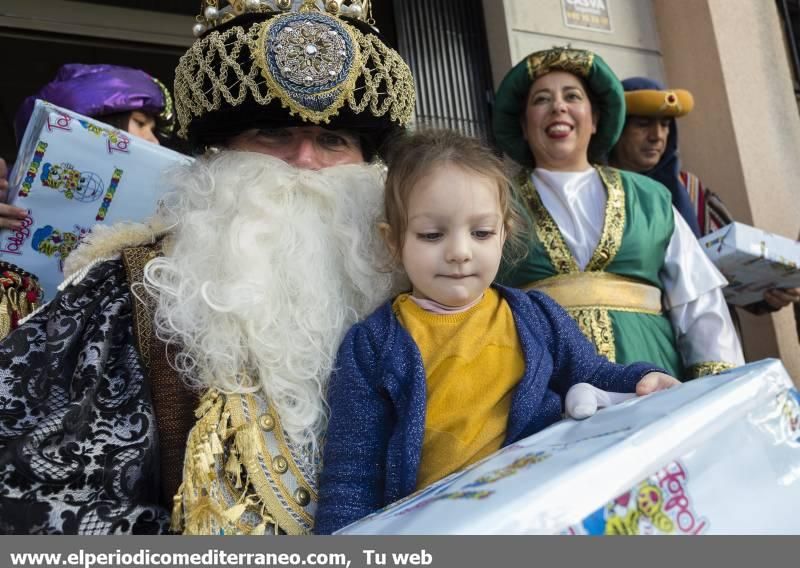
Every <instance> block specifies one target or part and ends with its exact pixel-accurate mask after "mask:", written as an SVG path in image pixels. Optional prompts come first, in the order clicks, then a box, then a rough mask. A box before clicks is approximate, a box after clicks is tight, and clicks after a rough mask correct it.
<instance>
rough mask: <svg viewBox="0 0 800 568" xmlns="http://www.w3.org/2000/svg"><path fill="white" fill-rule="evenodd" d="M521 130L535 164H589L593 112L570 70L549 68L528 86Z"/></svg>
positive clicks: (559, 167) (576, 167) (557, 167)
mask: <svg viewBox="0 0 800 568" xmlns="http://www.w3.org/2000/svg"><path fill="white" fill-rule="evenodd" d="M522 132H523V134H524V136H525V140H526V141H527V142H528V146H529V147H530V149H531V152H532V153H533V157H534V160H535V162H536V166H537V167H539V168H545V169H548V170H553V171H583V170H585V169H587V168H588V167H589V158H588V151H589V141H590V140H591V138H592V135H593V134H594V133H595V132H597V113H596V112H594V111H593V109H592V103H591V101H590V100H589V95H588V94H587V92H586V88H585V86H584V84H583V82H582V81H581V80H580V79H579V78H578V77H577V76H575V75H573V74H572V73H567V72H566V71H551V72H550V73H547V74H546V75H542V76H541V77H539V78H538V79H537V80H536V81H534V82H533V84H532V85H531V88H530V90H529V91H528V101H527V104H526V105H525V113H524V115H523V117H522Z"/></svg>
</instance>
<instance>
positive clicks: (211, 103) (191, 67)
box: [175, 16, 415, 138]
mask: <svg viewBox="0 0 800 568" xmlns="http://www.w3.org/2000/svg"><path fill="white" fill-rule="evenodd" d="M280 17H281V16H277V17H276V18H273V19H271V20H269V21H267V22H257V23H255V24H253V25H251V26H250V27H249V28H247V30H245V29H244V28H243V27H241V26H234V27H231V28H229V29H227V30H225V31H223V32H218V31H212V32H210V33H209V34H207V35H206V36H205V37H203V38H200V39H198V40H196V41H195V42H194V44H192V46H191V47H190V48H189V50H188V51H187V52H186V53H185V54H184V55H183V56H182V57H181V59H180V62H179V64H178V67H177V68H176V70H175V110H176V114H177V117H178V124H179V129H178V136H180V137H182V138H186V136H187V134H188V130H189V125H190V123H191V121H192V120H193V119H194V118H199V117H202V116H203V115H205V114H207V113H209V112H212V111H217V110H220V109H221V108H222V106H223V103H227V104H228V105H230V106H231V107H237V106H239V105H241V104H243V103H244V102H245V101H246V100H248V99H252V100H253V101H255V102H256V103H258V104H259V105H262V106H266V105H268V104H269V103H270V102H272V100H273V99H275V98H278V99H280V100H281V102H282V104H283V105H284V107H288V108H289V111H290V113H291V114H299V115H300V116H301V117H302V118H303V119H304V120H308V121H310V122H312V123H321V122H329V121H330V118H331V117H333V116H336V115H337V114H338V112H339V110H340V108H341V106H344V104H345V103H346V104H347V106H348V107H349V108H350V110H351V111H352V112H353V113H355V114H360V113H362V112H364V111H365V110H366V109H369V112H370V113H371V114H372V115H373V116H375V117H381V116H384V115H386V114H387V113H388V114H389V116H390V117H391V120H392V121H394V122H395V123H397V124H398V125H400V126H405V125H407V124H408V123H409V122H410V121H411V119H412V117H413V114H414V102H415V94H414V79H413V77H412V76H411V71H410V70H409V68H408V66H407V65H406V63H405V62H404V61H403V59H402V58H401V57H400V55H399V54H398V53H397V52H396V51H394V50H393V49H390V48H389V47H387V46H386V45H384V44H383V42H381V41H380V39H378V37H377V36H374V35H372V34H363V33H361V31H360V30H358V29H356V28H354V27H352V26H349V24H344V23H343V24H342V27H345V28H348V32H350V34H351V36H352V37H353V38H354V39H355V45H356V46H357V47H358V49H357V50H356V57H355V61H354V62H353V69H354V76H353V77H352V80H350V79H348V80H347V81H346V82H345V83H342V84H340V85H338V86H337V88H339V89H341V90H342V92H341V94H340V95H339V96H338V97H337V98H336V101H337V102H336V104H332V105H326V107H325V109H323V110H319V111H312V110H311V109H309V108H305V107H302V106H301V105H299V104H297V103H296V102H294V101H292V102H291V104H290V103H289V98H288V97H286V96H282V95H284V91H283V89H280V88H278V87H277V85H276V84H275V83H274V82H272V81H267V79H266V78H265V75H268V71H267V67H266V60H265V58H266V55H265V53H266V52H265V51H264V49H265V45H264V37H265V34H266V29H265V28H267V27H268V26H269V25H270V24H271V23H272V22H273V21H274V20H277V19H279V18H280ZM248 54H249V55H248ZM242 56H244V58H245V59H247V60H248V63H247V64H246V65H245V66H242V65H241V64H240V63H239V62H238V60H239V59H240V58H241V57H242ZM356 82H358V88H356ZM337 105H338V106H337Z"/></svg>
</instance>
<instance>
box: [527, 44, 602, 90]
mask: <svg viewBox="0 0 800 568" xmlns="http://www.w3.org/2000/svg"><path fill="white" fill-rule="evenodd" d="M593 64H594V53H592V52H591V51H585V50H583V49H571V48H568V47H554V48H553V49H548V50H546V51H537V52H536V53H532V54H531V55H530V56H528V77H530V79H531V82H533V81H535V80H536V79H538V78H539V77H541V76H542V75H545V74H547V73H549V72H550V71H567V72H569V73H572V74H574V75H578V76H579V77H583V78H584V79H585V78H587V77H588V76H589V72H590V71H591V69H592V65H593Z"/></svg>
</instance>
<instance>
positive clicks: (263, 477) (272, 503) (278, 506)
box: [242, 395, 317, 534]
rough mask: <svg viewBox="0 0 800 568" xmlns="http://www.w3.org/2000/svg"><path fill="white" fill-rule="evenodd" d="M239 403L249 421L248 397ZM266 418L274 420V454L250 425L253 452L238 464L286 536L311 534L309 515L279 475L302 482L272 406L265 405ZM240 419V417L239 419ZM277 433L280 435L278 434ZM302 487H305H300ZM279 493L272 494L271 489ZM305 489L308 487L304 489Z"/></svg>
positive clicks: (254, 410) (252, 402) (252, 412)
mask: <svg viewBox="0 0 800 568" xmlns="http://www.w3.org/2000/svg"><path fill="white" fill-rule="evenodd" d="M242 398H243V400H242V403H243V404H247V406H248V408H249V411H250V412H249V414H250V420H251V422H252V421H253V418H254V417H255V415H256V414H257V413H258V410H257V407H256V402H255V400H254V399H253V397H252V395H245V396H243V397H242ZM268 411H269V414H270V416H272V418H273V419H274V420H275V427H274V428H273V429H272V430H271V431H272V432H273V433H274V435H275V437H276V440H277V442H278V452H277V453H275V455H272V452H270V449H269V448H268V447H267V445H266V443H265V441H264V436H263V434H262V431H261V428H259V427H258V425H255V427H253V426H250V428H249V429H251V430H254V432H253V433H252V434H251V438H250V439H251V440H252V441H256V442H257V443H258V446H257V447H256V448H253V450H255V452H253V451H250V452H249V453H248V455H245V456H244V460H243V461H242V464H243V465H244V466H245V469H246V470H247V472H248V476H249V479H250V483H251V484H252V485H253V488H254V489H255V492H256V495H258V496H259V498H260V499H261V500H262V502H264V504H265V505H266V507H267V509H268V510H269V511H270V513H271V514H272V515H273V516H274V517H275V518H276V519H277V520H278V523H279V524H280V525H281V526H282V527H284V528H285V530H286V532H287V533H288V534H307V533H308V532H310V531H311V527H312V526H313V524H314V517H313V516H312V515H310V514H309V513H308V512H307V511H306V510H305V509H304V508H303V507H300V506H298V505H297V503H296V502H295V501H294V498H293V496H292V494H293V491H291V490H290V489H289V488H288V487H287V486H286V484H285V483H284V482H283V481H282V477H283V476H292V477H294V479H295V481H299V480H301V479H302V476H301V475H300V472H299V471H298V469H297V464H295V463H294V459H292V452H291V451H290V450H289V447H288V446H287V445H286V442H285V440H284V438H283V428H282V427H281V425H280V417H279V416H278V414H277V413H276V412H275V411H274V410H273V409H272V405H269V406H268ZM242 418H244V416H242ZM279 432H280V435H279V434H278V433H279ZM279 457H283V458H285V459H286V465H287V467H286V468H283V471H280V470H279V469H278V468H277V467H276V464H275V459H276V458H279ZM265 463H266V464H267V466H268V468H264V466H263V464H265ZM302 485H303V486H305V484H302ZM276 488H277V489H278V490H279V493H276V492H275V489H276ZM306 489H308V487H306ZM316 500H317V496H316V492H314V494H313V498H312V501H314V502H316ZM289 508H291V511H292V512H293V513H295V514H296V515H299V516H300V518H301V519H302V524H300V523H298V522H297V520H295V519H293V518H292V516H291V515H290V514H289Z"/></svg>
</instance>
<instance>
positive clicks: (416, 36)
mask: <svg viewBox="0 0 800 568" xmlns="http://www.w3.org/2000/svg"><path fill="white" fill-rule="evenodd" d="M372 3H373V14H374V17H375V19H376V21H377V23H378V26H379V27H380V28H381V30H382V31H383V32H384V35H386V36H387V38H388V39H389V40H390V42H391V43H394V44H395V45H397V46H398V48H399V49H400V51H401V52H402V53H403V55H404V56H405V57H406V58H407V59H408V61H409V63H410V65H411V67H412V71H413V72H414V74H415V77H416V78H417V83H418V84H417V94H418V101H419V105H418V109H417V122H418V123H419V124H430V125H436V126H448V127H452V128H457V129H459V130H462V131H464V132H466V133H469V134H472V135H475V136H479V137H481V138H484V139H486V140H488V141H491V134H490V132H491V129H490V125H489V116H490V111H491V105H492V97H493V90H494V88H496V87H497V85H498V84H499V81H500V80H501V78H502V77H503V75H504V74H505V72H506V71H507V70H508V69H509V68H510V67H511V65H512V64H514V63H516V62H518V61H519V60H521V59H522V58H523V57H525V56H526V55H527V54H528V53H531V52H533V51H536V50H539V49H543V48H548V47H552V46H554V45H564V44H567V43H569V44H571V45H573V46H575V47H584V48H588V49H591V50H593V51H596V52H598V53H599V54H601V55H602V57H603V58H604V59H605V60H606V61H608V62H609V64H610V65H611V66H612V68H613V69H614V70H615V71H616V72H617V74H618V75H619V76H620V77H625V76H631V75H645V76H649V77H652V78H655V79H659V80H661V81H663V82H665V83H666V84H668V85H670V86H673V87H679V88H686V89H689V90H690V91H692V93H693V94H694V96H695V110H694V111H693V112H692V113H691V114H690V115H688V116H687V117H685V118H682V119H680V130H681V132H680V134H681V154H682V159H683V163H684V166H685V168H686V169H688V170H690V171H692V172H695V173H696V174H697V175H699V176H700V178H701V179H702V180H703V181H704V183H706V184H707V185H708V186H709V187H711V188H712V189H713V190H714V191H715V192H716V193H717V194H719V195H720V196H721V197H722V198H723V200H724V201H725V203H726V205H727V206H728V207H729V209H730V210H731V212H732V213H733V215H734V217H735V218H736V219H737V220H739V221H741V222H744V223H747V224H751V225H754V226H757V227H759V228H762V229H765V230H768V231H770V232H773V233H776V234H780V235H783V236H786V237H790V238H797V237H798V232H799V231H800V215H798V212H799V211H800V208H799V207H798V200H800V184H799V183H798V180H800V159H798V158H799V157H800V156H798V154H799V153H800V113H799V112H798V104H797V93H798V92H800V88H798V87H799V85H798V82H797V77H796V75H794V74H793V71H792V69H793V63H794V64H795V65H796V64H797V63H796V62H797V56H796V52H793V51H792V48H793V43H792V41H791V37H790V35H789V34H787V33H786V30H787V29H789V28H787V27H786V25H785V24H786V23H787V21H789V22H790V23H791V21H793V22H794V24H795V26H797V25H798V20H800V1H798V0H372ZM199 5H200V2H199V1H186V0H113V1H101V0H37V2H29V1H28V0H3V2H2V3H0V50H2V52H3V53H4V54H6V57H5V58H4V62H5V66H6V68H5V72H6V73H5V76H6V77H13V78H14V80H13V81H5V82H4V86H3V89H0V156H2V157H3V158H5V159H6V160H8V161H13V159H14V154H15V149H14V139H13V126H12V125H13V116H14V112H15V111H16V108H17V107H18V105H19V104H20V103H21V102H22V100H23V99H24V97H25V96H27V95H29V94H30V93H32V92H34V91H36V90H37V89H38V88H39V87H41V86H42V85H43V84H44V83H46V82H47V81H49V80H50V79H51V78H52V77H53V75H54V74H55V72H56V70H57V69H58V67H59V66H60V65H62V64H63V63H68V62H82V63H116V64H121V65H129V66H133V67H140V68H142V69H145V70H146V71H148V72H149V73H151V74H153V75H155V76H157V77H159V78H160V79H161V80H162V81H164V82H165V83H167V84H170V83H171V82H172V80H173V70H174V68H175V65H176V63H177V59H178V57H179V56H180V54H181V53H182V52H183V51H184V50H185V48H186V47H187V46H188V45H189V44H190V43H191V42H192V40H193V37H192V33H191V27H192V24H193V20H192V16H193V15H194V14H195V13H196V11H197V9H198V8H199ZM476 22H477V24H478V25H476ZM481 22H483V23H484V24H485V25H483V26H482V25H480V23H481ZM742 320H743V330H744V346H745V353H746V356H747V359H748V360H756V359H760V358H764V357H780V358H781V359H782V360H783V361H784V363H785V364H786V366H787V368H788V369H789V371H790V374H792V376H794V377H795V379H796V380H798V381H800V343H799V342H798V336H797V332H796V328H795V320H794V316H793V314H792V313H791V310H790V309H784V310H782V311H780V312H779V313H777V314H774V315H771V316H770V315H768V316H758V317H756V316H752V315H750V314H747V313H742Z"/></svg>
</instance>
